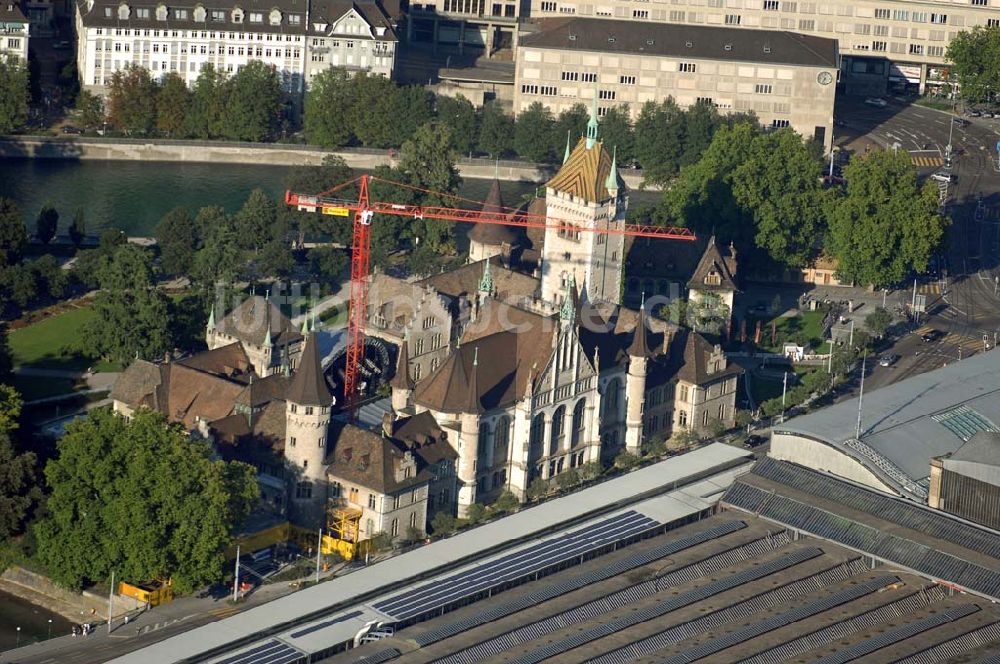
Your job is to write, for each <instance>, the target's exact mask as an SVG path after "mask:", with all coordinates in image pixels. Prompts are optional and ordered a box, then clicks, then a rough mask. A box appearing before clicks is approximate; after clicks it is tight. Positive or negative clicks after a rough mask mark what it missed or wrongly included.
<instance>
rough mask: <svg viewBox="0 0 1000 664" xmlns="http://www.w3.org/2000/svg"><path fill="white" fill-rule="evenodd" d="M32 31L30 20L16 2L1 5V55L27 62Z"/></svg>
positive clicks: (11, 1) (3, 1) (9, 0)
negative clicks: (15, 57) (8, 55)
mask: <svg viewBox="0 0 1000 664" xmlns="http://www.w3.org/2000/svg"><path fill="white" fill-rule="evenodd" d="M30 32H31V30H30V28H29V24H28V18H27V17H26V16H25V15H24V12H22V11H21V7H20V5H19V4H18V2H16V1H15V0H2V4H0V55H7V54H10V55H16V56H17V57H19V58H21V59H23V60H25V61H27V59H28V38H29V34H30Z"/></svg>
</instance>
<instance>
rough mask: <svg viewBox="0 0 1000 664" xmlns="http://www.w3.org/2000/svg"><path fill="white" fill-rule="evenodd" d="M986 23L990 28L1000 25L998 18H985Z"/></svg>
mask: <svg viewBox="0 0 1000 664" xmlns="http://www.w3.org/2000/svg"><path fill="white" fill-rule="evenodd" d="M986 25H988V26H989V27H991V28H995V27H997V26H998V25H1000V18H988V19H986Z"/></svg>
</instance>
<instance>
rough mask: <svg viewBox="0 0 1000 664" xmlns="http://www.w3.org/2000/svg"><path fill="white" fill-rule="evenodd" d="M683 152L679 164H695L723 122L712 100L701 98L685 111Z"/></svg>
mask: <svg viewBox="0 0 1000 664" xmlns="http://www.w3.org/2000/svg"><path fill="white" fill-rule="evenodd" d="M683 117H684V136H683V140H682V146H683V152H682V153H681V156H680V160H679V164H680V166H686V165H687V164H693V163H695V162H696V161H698V160H699V159H701V155H702V153H703V152H705V150H706V149H707V148H708V146H709V144H710V143H711V142H712V137H713V136H714V135H715V131H716V129H718V128H719V126H720V125H721V124H722V121H721V120H720V118H719V112H718V111H716V110H715V106H714V105H713V104H712V102H710V101H706V100H700V101H698V102H696V103H695V104H694V106H691V107H690V108H688V109H686V110H685V111H684V116H683Z"/></svg>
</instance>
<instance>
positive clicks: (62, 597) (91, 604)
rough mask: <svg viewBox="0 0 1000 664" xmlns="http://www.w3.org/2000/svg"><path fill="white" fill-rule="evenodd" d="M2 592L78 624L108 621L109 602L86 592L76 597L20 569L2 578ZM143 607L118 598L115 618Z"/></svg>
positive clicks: (5, 571) (116, 597)
mask: <svg viewBox="0 0 1000 664" xmlns="http://www.w3.org/2000/svg"><path fill="white" fill-rule="evenodd" d="M0 590H2V591H4V592H6V593H10V594H11V595H14V596H16V597H20V598H21V599H23V600H26V601H28V602H31V603H32V604H35V605H37V606H41V607H43V608H45V609H48V610H49V611H51V612H53V613H58V614H59V615H61V616H62V617H64V618H66V619H67V620H71V621H73V622H75V623H82V622H88V621H92V622H100V621H103V620H106V619H107V617H108V598H107V597H100V596H98V595H95V594H94V593H90V592H87V591H83V592H82V593H75V592H72V591H70V590H66V589H65V588H62V587H60V586H57V585H56V584H55V583H53V582H52V581H50V580H49V579H48V578H47V577H44V576H42V575H41V574H36V573H35V572H32V571H29V570H26V569H24V568H23V567H17V566H16V565H14V566H11V567H10V568H8V569H6V570H4V573H3V574H2V575H0ZM142 606H143V605H142V604H141V603H140V602H138V601H136V600H134V599H132V598H131V597H123V596H121V595H115V602H114V614H115V617H118V616H122V615H124V614H125V613H128V612H130V611H134V610H136V609H139V608H142Z"/></svg>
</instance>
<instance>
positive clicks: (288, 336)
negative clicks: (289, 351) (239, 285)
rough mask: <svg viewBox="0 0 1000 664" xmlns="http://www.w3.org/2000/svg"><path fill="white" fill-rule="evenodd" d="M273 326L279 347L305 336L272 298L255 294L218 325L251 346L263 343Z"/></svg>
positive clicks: (217, 326) (274, 336)
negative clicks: (269, 327)
mask: <svg viewBox="0 0 1000 664" xmlns="http://www.w3.org/2000/svg"><path fill="white" fill-rule="evenodd" d="M269 322H270V326H271V343H273V344H274V345H275V346H276V347H279V348H280V347H281V346H284V345H285V344H286V343H288V344H292V343H295V342H297V341H300V340H301V339H302V334H301V333H300V332H299V330H298V329H297V328H296V327H295V325H293V324H292V321H290V320H289V319H288V317H287V316H285V314H283V313H281V309H279V308H278V307H277V306H276V305H275V304H274V303H273V302H271V301H270V300H268V299H265V298H263V297H261V296H260V295H252V296H250V297H248V298H247V299H245V300H243V302H241V303H240V305H239V306H238V307H236V308H235V309H233V310H232V311H231V312H229V314H228V315H227V316H226V317H225V318H223V319H222V320H221V321H219V323H218V325H216V327H215V329H216V330H218V331H219V332H221V333H222V334H225V335H227V336H230V337H233V338H235V339H238V340H240V341H242V342H243V343H245V344H249V345H251V346H261V345H263V343H264V337H265V336H266V335H267V328H268V323H269Z"/></svg>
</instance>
